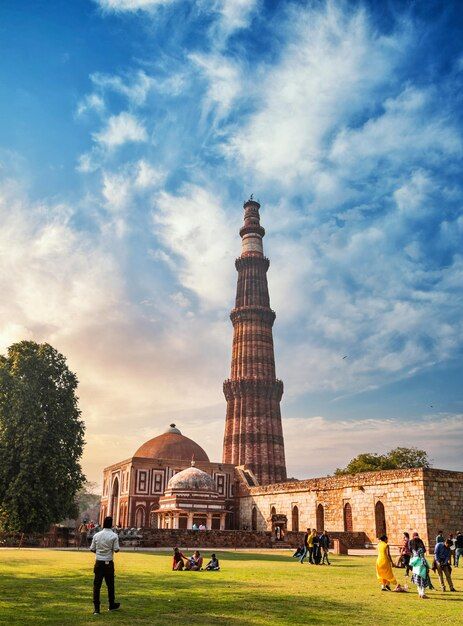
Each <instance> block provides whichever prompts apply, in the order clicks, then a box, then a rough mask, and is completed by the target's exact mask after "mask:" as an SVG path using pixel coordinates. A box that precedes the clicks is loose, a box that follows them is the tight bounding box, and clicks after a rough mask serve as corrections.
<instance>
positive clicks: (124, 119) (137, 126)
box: [93, 111, 148, 150]
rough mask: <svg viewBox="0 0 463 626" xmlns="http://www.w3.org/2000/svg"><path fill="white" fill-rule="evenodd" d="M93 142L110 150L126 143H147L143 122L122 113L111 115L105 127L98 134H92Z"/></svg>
mask: <svg viewBox="0 0 463 626" xmlns="http://www.w3.org/2000/svg"><path fill="white" fill-rule="evenodd" d="M93 140H94V141H95V142H96V143H98V144H100V145H102V146H103V147H105V148H108V149H109V150H112V149H114V148H117V147H119V146H122V145H123V144H125V143H128V142H144V141H147V140H148V133H147V131H146V128H145V126H144V125H143V122H141V121H140V120H139V119H138V118H137V117H136V116H135V115H132V114H131V113H127V112H126V111H123V112H122V113H119V114H118V115H111V117H109V119H108V120H107V123H106V126H105V127H104V128H103V129H102V130H100V131H99V132H97V133H93Z"/></svg>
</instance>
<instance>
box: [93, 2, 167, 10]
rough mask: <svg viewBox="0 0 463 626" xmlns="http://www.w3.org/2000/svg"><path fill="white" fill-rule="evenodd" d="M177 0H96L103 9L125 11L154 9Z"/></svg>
mask: <svg viewBox="0 0 463 626" xmlns="http://www.w3.org/2000/svg"><path fill="white" fill-rule="evenodd" d="M175 1H176V0H94V2H96V3H97V4H98V5H99V6H100V7H101V9H103V11H108V12H114V13H124V12H136V11H154V10H156V9H157V8H158V7H160V6H163V5H168V4H172V3H173V2H175Z"/></svg>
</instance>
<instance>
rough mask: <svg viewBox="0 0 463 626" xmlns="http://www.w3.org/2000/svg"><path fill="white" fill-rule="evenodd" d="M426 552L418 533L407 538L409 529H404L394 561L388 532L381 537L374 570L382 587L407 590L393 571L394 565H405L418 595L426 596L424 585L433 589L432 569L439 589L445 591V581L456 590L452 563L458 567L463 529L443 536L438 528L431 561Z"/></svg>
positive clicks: (388, 589)
mask: <svg viewBox="0 0 463 626" xmlns="http://www.w3.org/2000/svg"><path fill="white" fill-rule="evenodd" d="M425 554H426V546H425V544H424V542H423V540H422V539H421V538H420V536H419V535H418V533H416V532H415V533H413V535H412V538H411V539H410V535H409V533H407V532H404V534H403V543H402V545H401V547H400V554H399V558H398V561H397V563H394V562H393V560H392V557H391V552H390V548H389V545H388V539H387V536H386V535H383V536H382V537H380V538H379V543H378V559H377V561H376V573H377V577H378V580H379V581H380V583H381V591H392V589H391V585H393V586H394V589H393V591H397V592H403V591H407V589H408V588H407V586H405V585H401V584H399V583H398V582H397V579H396V577H395V576H394V573H393V571H392V570H393V568H394V567H401V568H405V576H406V577H408V576H409V575H410V572H411V573H412V576H411V580H412V582H413V583H414V584H415V585H416V587H417V590H418V595H419V597H420V598H423V599H427V598H428V596H427V595H426V589H430V590H432V589H434V586H433V584H432V581H431V576H430V572H431V571H432V572H434V573H437V575H438V577H439V582H440V586H441V589H442V591H446V586H445V583H447V585H448V588H449V589H450V591H456V589H455V587H454V585H453V581H452V564H453V566H454V567H458V564H459V560H460V557H461V556H462V555H463V533H461V532H460V531H459V532H457V533H456V536H455V537H454V535H453V534H450V535H449V536H448V537H447V538H445V537H444V533H443V531H442V530H439V532H438V535H437V537H436V541H435V548H434V554H433V559H432V563H431V564H430V563H429V562H428V560H427V559H426V557H425Z"/></svg>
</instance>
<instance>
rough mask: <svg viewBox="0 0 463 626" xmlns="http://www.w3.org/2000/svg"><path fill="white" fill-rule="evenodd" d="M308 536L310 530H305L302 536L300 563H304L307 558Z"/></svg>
mask: <svg viewBox="0 0 463 626" xmlns="http://www.w3.org/2000/svg"><path fill="white" fill-rule="evenodd" d="M309 535H310V528H307V532H306V533H305V535H304V541H303V544H302V555H301V559H300V563H304V559H305V557H306V556H307V552H308V551H309Z"/></svg>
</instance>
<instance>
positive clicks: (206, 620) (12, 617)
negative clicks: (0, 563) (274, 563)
mask: <svg viewBox="0 0 463 626" xmlns="http://www.w3.org/2000/svg"><path fill="white" fill-rule="evenodd" d="M182 576H183V575H182V574H180V573H179V575H176V574H174V575H172V576H159V575H158V576H157V577H153V576H150V575H146V574H136V575H134V576H130V575H127V574H125V575H123V576H120V577H117V580H116V590H117V596H118V600H120V601H121V602H122V610H121V611H120V612H118V613H114V614H111V621H112V622H113V621H116V622H118V623H120V624H131V625H136V624H156V625H158V624H159V625H164V624H171V623H172V622H173V621H174V620H175V621H176V622H179V623H182V624H184V623H185V624H187V623H190V624H202V625H204V624H219V623H220V624H223V623H225V624H234V625H236V626H245V625H247V626H250V625H252V624H264V623H272V624H292V623H294V624H301V623H307V624H334V623H340V622H342V621H343V620H346V621H352V622H353V623H355V619H356V618H358V617H359V614H360V613H361V609H359V607H356V606H353V605H352V604H349V603H347V602H340V601H333V600H330V601H329V602H327V601H326V599H324V598H323V597H318V596H310V593H309V592H307V594H306V593H304V594H302V593H294V594H292V593H289V592H288V590H287V587H286V586H285V587H284V588H283V587H282V588H281V589H278V588H275V587H271V588H269V587H266V586H265V583H266V579H265V578H262V579H260V580H258V581H257V580H256V583H255V584H252V583H249V584H246V583H243V581H239V582H237V581H233V580H229V579H226V578H225V577H224V578H213V576H214V574H211V577H210V578H209V577H208V578H207V579H206V577H205V576H204V577H203V576H198V578H197V579H196V581H195V579H194V578H192V577H191V575H189V574H188V573H185V576H184V577H182ZM91 584H92V580H91V576H85V575H83V574H82V573H80V572H77V573H75V575H74V576H73V577H72V578H70V579H68V580H66V581H64V580H63V578H57V579H56V580H55V581H53V584H43V580H41V579H40V578H37V577H32V576H31V577H27V576H24V575H22V576H20V577H19V576H18V577H15V576H8V581H7V580H6V579H5V577H0V594H1V614H2V617H3V618H4V619H5V621H4V622H3V621H2V622H1V623H5V624H9V625H10V626H14V625H16V624H21V625H23V624H40V623H43V624H50V625H51V624H60V625H62V624H75V625H78V624H86V623H88V620H89V619H91V615H90V613H91V610H92V605H91ZM105 600H106V589H105V587H104V585H103V588H102V601H103V602H102V605H103V606H104V603H105Z"/></svg>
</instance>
